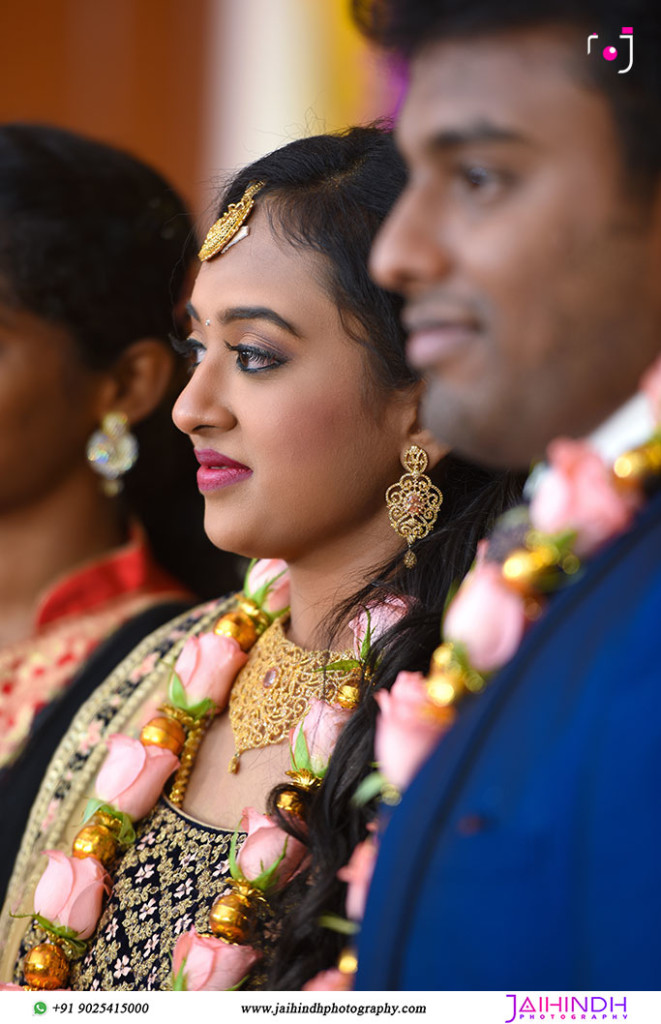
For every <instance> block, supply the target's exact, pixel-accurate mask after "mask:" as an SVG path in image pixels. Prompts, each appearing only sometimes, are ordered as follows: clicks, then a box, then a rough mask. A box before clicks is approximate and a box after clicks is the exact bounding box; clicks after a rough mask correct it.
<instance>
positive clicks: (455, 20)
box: [352, 0, 661, 185]
mask: <svg viewBox="0 0 661 1024" xmlns="http://www.w3.org/2000/svg"><path fill="white" fill-rule="evenodd" d="M352 6H353V11H354V17H355V19H356V22H357V23H358V25H359V27H360V28H361V30H362V31H363V32H364V33H365V34H366V35H367V36H368V37H369V38H371V39H372V40H373V41H375V42H377V43H379V44H381V45H382V46H385V47H386V48H388V49H391V50H394V51H395V52H397V53H398V54H400V55H401V56H403V57H405V58H411V57H414V56H415V55H416V54H417V53H418V52H419V51H420V50H422V49H424V48H425V47H426V46H428V45H429V44H430V43H431V44H433V43H435V42H440V41H442V40H445V39H462V38H463V39H468V38H473V37H478V36H485V35H497V34H499V33H502V32H506V31H508V30H516V29H528V28H535V27H540V26H541V27H545V26H548V27H564V28H569V29H570V30H574V31H575V33H576V37H577V48H576V60H575V61H574V62H573V68H574V70H575V71H576V73H577V75H578V76H579V77H580V79H581V80H582V81H583V82H585V84H587V85H589V86H591V87H592V88H596V89H598V90H599V91H600V92H602V93H603V95H604V97H605V99H606V100H607V102H608V103H609V105H610V108H611V112H612V116H613V121H614V124H615V126H616V129H617V132H618V135H619V138H620V143H621V147H622V156H623V163H624V165H625V167H626V168H627V169H628V170H629V172H630V174H631V175H632V177H633V178H634V179H635V183H636V185H638V184H639V183H647V184H652V183H653V182H654V180H655V179H656V178H658V175H659V173H660V172H661V132H660V131H659V121H660V120H661V60H659V54H660V53H661V7H660V6H659V4H658V0H534V2H533V3H531V2H530V0H352ZM623 27H632V28H633V29H634V42H633V47H634V59H633V66H632V68H631V70H630V71H628V72H627V73H626V74H618V73H617V72H616V71H615V69H614V67H613V66H611V65H610V64H607V62H606V61H604V60H601V59H599V54H598V50H597V48H596V47H595V52H594V53H593V54H592V55H591V56H590V57H589V58H588V57H587V54H586V50H587V46H586V41H587V35H588V34H589V33H593V32H595V33H597V35H598V36H599V39H600V40H602V44H601V46H602V47H603V45H604V43H610V44H613V43H615V44H616V45H617V46H618V47H619V45H620V44H619V41H618V40H619V35H620V33H621V31H622V28H623Z"/></svg>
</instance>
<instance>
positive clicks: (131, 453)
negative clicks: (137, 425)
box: [87, 412, 138, 497]
mask: <svg viewBox="0 0 661 1024" xmlns="http://www.w3.org/2000/svg"><path fill="white" fill-rule="evenodd" d="M137 458H138V442H137V441H136V439H135V437H134V436H133V434H132V433H131V431H130V430H129V428H128V420H127V418H126V416H125V415H124V413H123V412H109V413H106V415H105V416H104V417H103V420H102V421H101V429H100V430H95V431H94V433H93V434H92V436H91V437H90V439H89V441H88V442H87V459H88V461H89V464H90V466H91V467H92V469H93V470H94V472H95V473H98V474H99V476H102V477H103V481H102V484H101V486H102V488H103V492H104V494H107V495H108V496H109V497H112V496H113V495H115V494H119V492H120V491H121V489H122V481H121V479H120V478H121V477H122V476H124V473H128V471H129V469H130V468H131V466H133V465H135V462H136V460H137Z"/></svg>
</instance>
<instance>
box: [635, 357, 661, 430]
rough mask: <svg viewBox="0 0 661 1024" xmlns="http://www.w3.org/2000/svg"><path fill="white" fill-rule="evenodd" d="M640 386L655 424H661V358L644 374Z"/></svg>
mask: <svg viewBox="0 0 661 1024" xmlns="http://www.w3.org/2000/svg"><path fill="white" fill-rule="evenodd" d="M640 386H641V388H642V390H643V392H644V393H645V396H646V397H647V401H648V402H649V405H650V409H651V412H652V416H653V417H654V422H655V423H656V424H659V423H661V356H659V358H658V359H656V360H655V361H654V362H653V363H652V365H651V366H650V368H649V369H648V370H647V372H646V373H644V374H643V379H642V380H641V382H640Z"/></svg>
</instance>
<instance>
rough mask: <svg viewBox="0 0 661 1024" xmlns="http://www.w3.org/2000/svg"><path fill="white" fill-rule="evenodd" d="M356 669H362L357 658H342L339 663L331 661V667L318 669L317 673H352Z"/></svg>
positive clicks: (323, 666) (326, 666)
mask: <svg viewBox="0 0 661 1024" xmlns="http://www.w3.org/2000/svg"><path fill="white" fill-rule="evenodd" d="M355 668H360V662H359V661H358V659H357V658H341V659H340V660H339V661H331V663H330V664H329V665H322V666H321V667H320V668H316V669H315V672H350V671H351V670H352V669H355Z"/></svg>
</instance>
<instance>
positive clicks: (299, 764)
mask: <svg viewBox="0 0 661 1024" xmlns="http://www.w3.org/2000/svg"><path fill="white" fill-rule="evenodd" d="M291 760H292V766H293V768H294V771H297V772H300V771H308V772H312V774H313V775H314V772H313V771H312V765H311V764H310V751H309V749H308V745H307V741H306V739H305V735H304V733H303V729H302V727H301V728H300V729H299V730H298V736H297V737H296V745H295V747H294V750H293V751H292V758H291Z"/></svg>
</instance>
